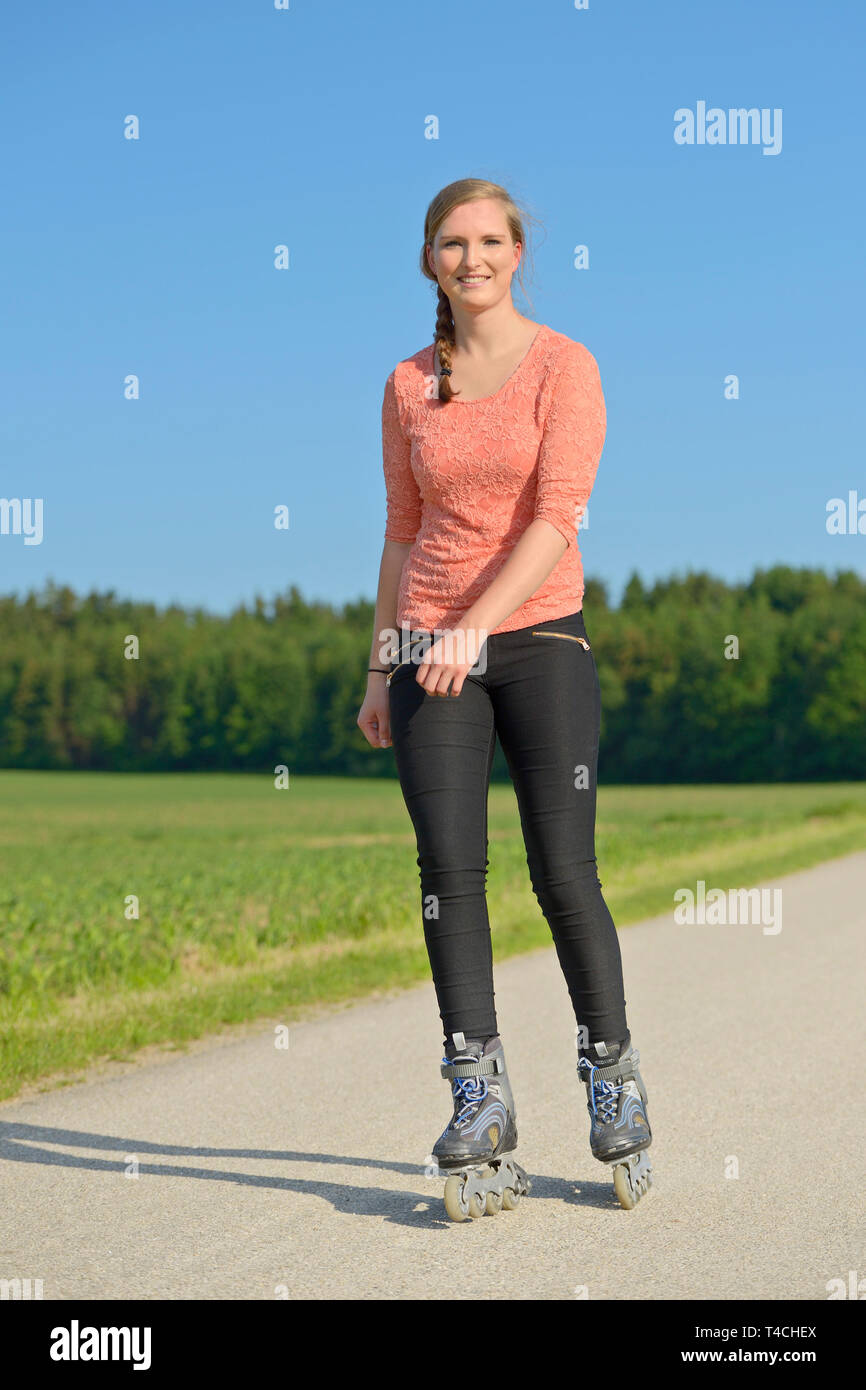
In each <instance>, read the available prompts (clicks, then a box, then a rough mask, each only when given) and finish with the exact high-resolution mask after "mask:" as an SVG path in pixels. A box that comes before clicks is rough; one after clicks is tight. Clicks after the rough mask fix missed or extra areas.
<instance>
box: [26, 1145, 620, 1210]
mask: <svg viewBox="0 0 866 1390" xmlns="http://www.w3.org/2000/svg"><path fill="white" fill-rule="evenodd" d="M44 1144H61V1145H64V1146H66V1147H67V1148H76V1147H77V1148H83V1149H107V1150H109V1151H111V1152H115V1153H117V1154H119V1155H121V1156H120V1157H118V1158H95V1157H93V1156H92V1155H83V1154H81V1155H79V1154H70V1153H63V1152H62V1151H61V1150H59V1149H49V1148H44V1147H41V1146H42V1145H44ZM142 1154H163V1155H165V1156H167V1157H175V1156H176V1157H181V1158H228V1159H264V1160H268V1161H271V1162H288V1163H317V1164H333V1165H335V1166H337V1167H340V1168H367V1169H386V1170H388V1171H390V1172H394V1173H405V1174H406V1175H408V1176H409V1177H415V1178H417V1177H418V1176H419V1165H418V1164H417V1163H400V1162H396V1161H393V1160H389V1159H380V1158H360V1157H349V1156H346V1155H340V1154H326V1153H304V1152H301V1151H299V1150H295V1149H217V1148H209V1147H205V1146H201V1145H195V1146H191V1145H186V1144H155V1143H152V1142H151V1141H150V1140H142V1139H129V1138H126V1139H124V1138H119V1137H117V1136H116V1135H111V1134H90V1133H87V1132H86V1131H82V1130H74V1129H53V1128H51V1127H50V1126H48V1125H28V1124H21V1123H8V1122H0V1159H5V1160H6V1161H7V1162H10V1163H44V1164H49V1165H53V1166H57V1167H61V1168H87V1169H91V1170H92V1171H95V1172H106V1173H114V1174H117V1173H118V1172H123V1170H124V1169H125V1167H126V1166H127V1164H128V1163H129V1162H130V1161H132V1160H133V1159H134V1160H135V1161H136V1163H137V1168H136V1171H137V1172H138V1173H146V1174H150V1175H153V1176H156V1177H166V1178H196V1179H199V1180H204V1181H206V1182H229V1183H236V1184H239V1185H241V1186H247V1187H264V1188H275V1189H277V1190H281V1191H285V1192H300V1193H305V1194H308V1195H313V1196H316V1197H321V1198H323V1199H324V1200H325V1201H328V1202H330V1203H331V1204H332V1206H333V1207H334V1209H335V1211H344V1212H348V1213H350V1214H352V1215H354V1216H380V1217H384V1218H385V1219H386V1220H387V1221H390V1222H394V1223H396V1224H397V1225H401V1226H411V1227H419V1226H425V1227H429V1226H442V1227H443V1228H445V1227H448V1226H450V1225H451V1224H452V1223H451V1222H450V1221H449V1220H448V1219H447V1218H446V1217H445V1214H444V1209H443V1206H442V1187H443V1183H442V1178H437V1177H430V1178H425V1179H424V1181H425V1184H426V1185H425V1188H424V1190H423V1192H407V1191H405V1190H401V1189H393V1188H384V1187H370V1186H363V1187H360V1186H354V1185H351V1184H345V1183H335V1182H322V1181H321V1179H317V1178H288V1177H276V1176H273V1175H269V1174H259V1173H238V1172H235V1171H234V1170H232V1169H219V1168H196V1167H193V1166H190V1165H186V1164H183V1165H181V1164H174V1163H143V1162H142V1161H141V1155H142ZM531 1176H532V1193H531V1195H530V1196H529V1197H528V1198H527V1199H526V1200H527V1201H530V1202H532V1201H535V1200H536V1199H537V1198H539V1197H540V1198H547V1199H548V1200H555V1201H557V1202H566V1203H569V1204H571V1205H573V1206H590V1207H602V1208H605V1209H614V1208H617V1207H618V1206H619V1203H618V1202H617V1200H616V1198H615V1196H614V1194H613V1191H612V1189H611V1186H610V1184H609V1183H607V1182H605V1183H600V1182H581V1183H579V1184H578V1183H576V1182H574V1181H569V1180H567V1179H565V1178H555V1177H538V1176H535V1175H531ZM410 1208H411V1209H410Z"/></svg>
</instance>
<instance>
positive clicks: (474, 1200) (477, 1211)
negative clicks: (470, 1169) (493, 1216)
mask: <svg viewBox="0 0 866 1390" xmlns="http://www.w3.org/2000/svg"><path fill="white" fill-rule="evenodd" d="M486 1209H487V1208H486V1205H485V1202H484V1198H483V1197H482V1196H481V1194H480V1193H479V1192H473V1193H472V1196H471V1197H470V1198H469V1215H470V1216H471V1218H472V1220H473V1221H477V1219H478V1217H479V1216H483V1215H484V1213H485V1211H486Z"/></svg>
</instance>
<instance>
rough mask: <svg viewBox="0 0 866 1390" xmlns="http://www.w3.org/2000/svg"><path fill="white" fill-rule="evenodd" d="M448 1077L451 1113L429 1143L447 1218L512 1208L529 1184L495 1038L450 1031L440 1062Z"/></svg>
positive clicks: (460, 1218)
mask: <svg viewBox="0 0 866 1390" xmlns="http://www.w3.org/2000/svg"><path fill="white" fill-rule="evenodd" d="M440 1071H441V1074H442V1076H443V1077H444V1078H445V1079H446V1080H447V1081H450V1082H451V1094H452V1097H453V1100H454V1113H453V1115H452V1116H451V1119H450V1120H449V1121H448V1124H447V1126H446V1127H445V1129H444V1130H443V1132H442V1134H441V1135H440V1136H439V1138H438V1139H437V1141H436V1143H435V1144H434V1146H433V1155H432V1156H433V1158H434V1159H435V1160H436V1163H437V1165H438V1167H439V1169H440V1170H442V1171H445V1172H447V1173H448V1177H447V1178H446V1182H445V1210H446V1212H447V1213H448V1216H449V1217H450V1218H451V1220H452V1221H467V1220H470V1219H475V1218H476V1217H479V1216H483V1215H484V1214H485V1212H486V1213H487V1215H488V1216H495V1215H496V1213H497V1212H499V1211H501V1210H502V1208H503V1207H504V1208H505V1210H506V1211H513V1210H514V1208H515V1207H516V1206H517V1204H518V1202H519V1201H520V1198H521V1197H523V1196H525V1195H526V1194H527V1193H528V1192H529V1190H530V1188H531V1186H532V1184H531V1183H530V1180H529V1178H528V1177H527V1175H526V1173H525V1171H524V1169H523V1168H521V1167H520V1164H519V1163H515V1162H514V1161H513V1159H511V1158H509V1157H507V1155H509V1154H511V1153H512V1152H513V1151H514V1150H515V1149H516V1148H517V1114H516V1111H515V1107H514V1097H513V1095H512V1093H511V1086H510V1084H509V1081H508V1072H507V1071H506V1069H505V1053H504V1051H503V1049H502V1043H501V1041H500V1039H499V1037H498V1036H497V1037H493V1038H489V1039H487V1041H486V1042H485V1041H484V1040H483V1039H481V1038H469V1039H467V1038H466V1037H465V1036H464V1034H463V1033H454V1034H452V1041H451V1042H450V1043H448V1044H447V1045H446V1048H445V1056H444V1057H443V1058H442V1064H441V1067H440Z"/></svg>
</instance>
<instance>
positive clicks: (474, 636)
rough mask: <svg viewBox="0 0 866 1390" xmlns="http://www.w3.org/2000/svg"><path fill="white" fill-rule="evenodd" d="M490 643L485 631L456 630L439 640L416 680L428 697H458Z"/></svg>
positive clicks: (433, 646)
mask: <svg viewBox="0 0 866 1390" xmlns="http://www.w3.org/2000/svg"><path fill="white" fill-rule="evenodd" d="M486 641H487V633H486V631H484V630H483V629H479V628H471V627H461V626H459V625H458V626H457V627H453V628H448V629H446V631H445V632H443V634H442V636H441V637H438V638H437V639H436V641H435V642H434V643H433V645H432V646H431V647H430V649H429V651H427V652H425V653H424V656H423V658H422V660H421V661H419V663H418V675H417V677H416V680H417V681H418V684H419V685H421V686H423V687H424V689H425V690H426V691H427V694H428V695H448V694H449V690H448V687H449V685H451V683H452V681H453V688H452V690H451V691H450V693H451V694H452V695H459V694H460V692H461V690H462V689H463V682H464V681H465V679H466V676H467V673H468V672H469V671H471V670H472V668H473V666H474V665H475V663H476V662H477V660H478V653H479V652H480V651H481V648H482V647H483V646H484V643H485V642H486Z"/></svg>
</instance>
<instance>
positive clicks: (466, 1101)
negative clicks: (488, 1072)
mask: <svg viewBox="0 0 866 1390" xmlns="http://www.w3.org/2000/svg"><path fill="white" fill-rule="evenodd" d="M446 1060H447V1059H446ZM451 1094H452V1096H453V1097H454V1104H455V1107H456V1106H457V1105H458V1104H459V1103H460V1102H461V1101H462V1106H461V1108H460V1109H459V1110H458V1111H457V1113H456V1114H455V1115H454V1116H453V1118H452V1120H451V1124H450V1125H449V1126H448V1128H449V1129H459V1128H460V1126H461V1125H465V1124H466V1123H467V1121H468V1120H471V1119H472V1117H473V1115H474V1114H475V1113H476V1111H477V1110H478V1107H479V1105H480V1104H481V1102H482V1101H483V1100H484V1099H485V1098H486V1096H487V1078H486V1077H485V1076H455V1077H454V1079H453V1081H452V1082H451Z"/></svg>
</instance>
